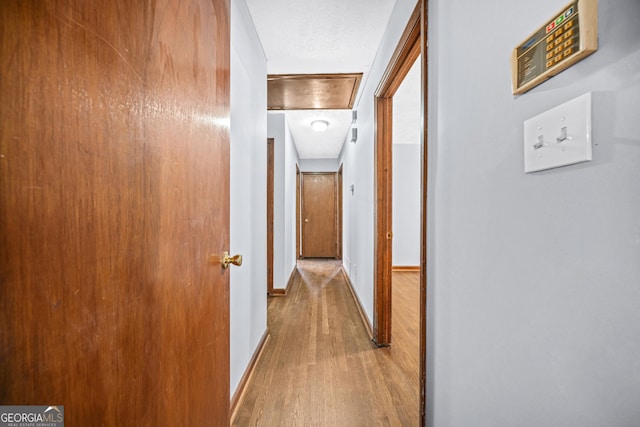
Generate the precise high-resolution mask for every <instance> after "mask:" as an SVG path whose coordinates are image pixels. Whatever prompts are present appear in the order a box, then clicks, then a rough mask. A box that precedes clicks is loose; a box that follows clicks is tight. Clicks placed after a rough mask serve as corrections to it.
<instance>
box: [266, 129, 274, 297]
mask: <svg viewBox="0 0 640 427" xmlns="http://www.w3.org/2000/svg"><path fill="white" fill-rule="evenodd" d="M274 150H275V139H273V138H268V139H267V295H273V207H274V206H273V203H274V196H275V195H274V189H275V182H274V180H275V177H274V172H275V171H274V166H275V157H274V156H275V151H274Z"/></svg>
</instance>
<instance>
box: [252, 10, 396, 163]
mask: <svg viewBox="0 0 640 427" xmlns="http://www.w3.org/2000/svg"><path fill="white" fill-rule="evenodd" d="M246 2H247V6H248V7H249V11H250V13H251V16H252V18H253V21H254V23H255V26H256V29H257V31H258V37H259V38H260V41H261V43H262V47H263V49H264V52H265V54H266V56H267V72H268V73H269V74H325V73H364V76H363V79H362V83H361V85H360V88H362V86H363V85H364V82H365V81H366V77H367V72H368V71H369V68H370V67H371V64H372V63H373V60H374V58H375V55H376V52H377V50H378V45H379V44H380V40H381V39H382V35H383V33H384V31H385V29H386V27H387V22H388V20H389V16H390V15H391V11H392V9H393V6H394V4H395V0H246ZM285 114H286V115H287V122H288V123H289V127H290V129H291V133H292V135H293V139H294V142H295V145H296V148H297V150H298V154H299V155H300V158H305V159H311V158H316V159H320V158H336V157H337V156H338V155H339V154H340V151H341V149H342V144H343V142H344V141H345V139H346V137H347V133H348V132H349V128H350V124H351V117H352V116H351V111H350V110H332V111H328V110H322V111H318V110H314V111H286V112H285ZM315 119H325V120H327V121H329V127H328V128H327V130H326V131H325V132H322V133H318V132H314V131H313V130H312V129H311V127H310V125H309V123H310V122H311V121H312V120H315Z"/></svg>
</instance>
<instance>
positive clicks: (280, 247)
mask: <svg viewBox="0 0 640 427" xmlns="http://www.w3.org/2000/svg"><path fill="white" fill-rule="evenodd" d="M267 122H268V125H267V134H268V137H269V138H273V139H274V208H273V211H274V224H273V247H274V253H273V287H274V288H275V289H284V288H285V287H286V286H287V282H288V281H289V277H290V276H291V273H292V272H293V269H294V268H295V265H296V253H295V252H296V232H295V227H296V220H295V219H296V165H297V164H298V163H299V159H298V152H297V150H296V148H295V145H294V143H293V137H292V136H291V131H290V130H289V126H288V125H287V119H286V116H285V114H284V113H269V114H268V115H267ZM265 289H266V288H265Z"/></svg>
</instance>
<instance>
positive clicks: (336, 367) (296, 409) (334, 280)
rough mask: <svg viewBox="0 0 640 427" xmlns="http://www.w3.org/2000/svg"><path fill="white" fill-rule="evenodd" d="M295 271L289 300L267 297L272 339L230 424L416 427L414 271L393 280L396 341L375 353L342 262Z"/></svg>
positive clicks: (306, 263)
mask: <svg viewBox="0 0 640 427" xmlns="http://www.w3.org/2000/svg"><path fill="white" fill-rule="evenodd" d="M298 269H299V273H300V274H299V275H298V276H297V277H296V280H295V281H294V283H293V285H292V286H291V291H290V293H289V295H288V296H287V297H286V298H271V299H270V300H269V309H268V310H269V311H268V318H269V332H270V335H271V338H270V340H269V342H268V343H267V345H266V346H265V350H264V352H263V355H262V356H261V358H260V360H259V361H258V363H257V364H256V368H255V371H254V374H253V376H252V379H251V381H250V382H249V385H248V389H247V392H246V394H245V396H244V399H243V402H242V404H241V405H240V407H239V408H238V412H237V415H236V418H235V420H234V422H233V425H234V426H265V427H271V426H327V427H333V426H354V427H357V426H362V427H369V426H416V425H418V419H419V411H420V409H419V407H418V405H419V403H418V402H419V397H418V396H419V392H418V366H417V362H418V358H419V355H418V336H417V334H418V330H419V323H418V319H419V313H418V307H419V301H418V298H417V294H418V286H417V277H418V274H416V273H401V274H405V275H412V276H411V277H413V278H412V279H405V278H401V279H400V282H399V283H398V284H396V282H395V281H394V285H395V286H394V287H395V288H396V290H397V291H398V294H397V295H396V299H397V301H398V303H397V304H396V306H395V309H396V310H397V313H396V316H394V322H396V323H395V326H396V329H397V335H396V340H397V341H394V344H393V345H392V346H390V347H385V348H377V347H376V346H375V345H374V344H373V343H372V342H371V341H370V339H369V337H368V336H367V333H366V330H365V328H364V326H363V324H362V322H361V320H360V315H359V314H358V310H357V308H356V305H355V303H354V301H353V299H352V297H351V295H350V293H349V290H348V286H347V283H346V281H345V279H344V275H343V272H342V266H341V264H340V262H339V261H331V260H303V261H300V262H299V264H298ZM405 277H409V276H405ZM398 322H399V323H398Z"/></svg>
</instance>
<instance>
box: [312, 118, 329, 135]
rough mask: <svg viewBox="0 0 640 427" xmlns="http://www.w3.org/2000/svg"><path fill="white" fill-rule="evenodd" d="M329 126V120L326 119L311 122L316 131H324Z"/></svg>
mask: <svg viewBox="0 0 640 427" xmlns="http://www.w3.org/2000/svg"><path fill="white" fill-rule="evenodd" d="M328 126H329V122H328V121H326V120H314V121H312V122H311V127H312V128H313V130H315V131H316V132H324V131H325V130H327V127H328Z"/></svg>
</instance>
